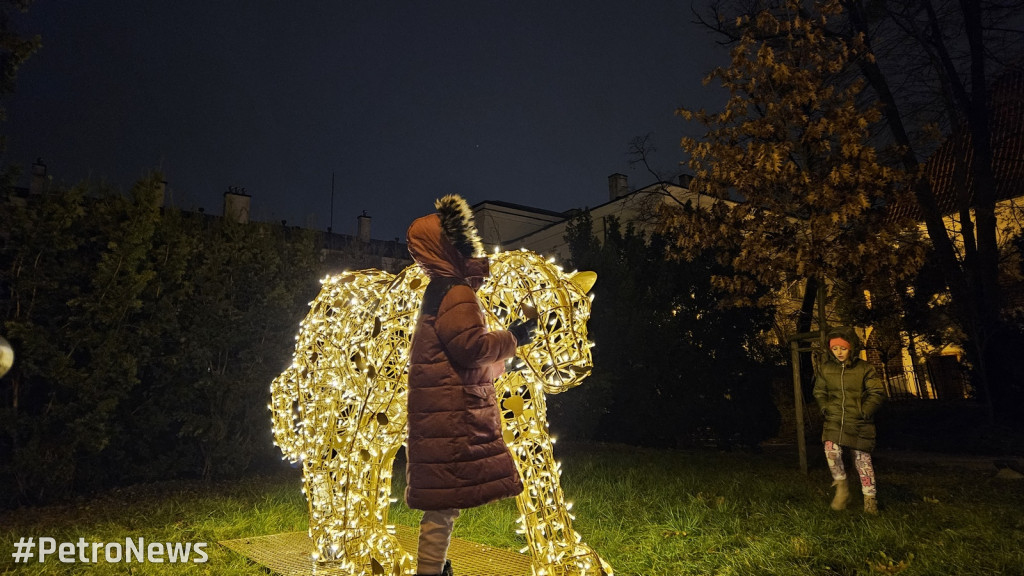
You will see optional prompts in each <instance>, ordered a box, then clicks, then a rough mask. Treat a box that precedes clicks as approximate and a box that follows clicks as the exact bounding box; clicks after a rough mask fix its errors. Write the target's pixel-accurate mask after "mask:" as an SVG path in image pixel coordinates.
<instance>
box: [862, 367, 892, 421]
mask: <svg viewBox="0 0 1024 576" xmlns="http://www.w3.org/2000/svg"><path fill="white" fill-rule="evenodd" d="M885 399H886V395H885V388H884V387H883V386H882V379H881V378H879V377H878V374H877V373H876V372H875V367H874V366H871V365H868V367H867V369H866V370H865V371H864V398H863V400H861V410H862V411H863V412H864V417H865V418H871V417H872V416H873V415H874V414H875V412H878V408H879V407H880V406H881V405H882V403H883V402H885Z"/></svg>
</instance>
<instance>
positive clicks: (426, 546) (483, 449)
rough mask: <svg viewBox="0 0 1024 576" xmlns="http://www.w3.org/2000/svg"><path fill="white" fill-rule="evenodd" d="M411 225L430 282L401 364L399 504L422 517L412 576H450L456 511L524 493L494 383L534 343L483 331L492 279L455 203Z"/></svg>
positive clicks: (527, 329) (512, 333) (520, 332)
mask: <svg viewBox="0 0 1024 576" xmlns="http://www.w3.org/2000/svg"><path fill="white" fill-rule="evenodd" d="M435 206H436V207H437V213H436V214H431V215H429V216H424V217H422V218H418V219H417V220H416V221H414V222H413V223H412V225H411V226H410V227H409V232H408V246H409V254H410V255H411V256H412V258H413V260H415V261H416V263H417V264H418V265H419V266H420V268H422V269H423V271H424V272H425V273H426V275H427V276H428V277H430V283H429V284H428V285H427V288H426V291H425V293H424V295H423V303H422V305H421V307H420V315H419V319H418V320H417V323H416V329H415V331H414V332H413V337H412V350H411V352H410V359H409V400H408V402H409V406H408V408H409V424H408V426H409V438H408V442H407V444H406V457H407V461H408V463H407V465H406V478H407V481H408V482H407V486H406V490H405V501H406V503H407V504H408V505H409V507H410V508H414V509H418V510H423V511H424V512H423V519H422V520H421V522H420V536H419V548H418V554H417V574H418V575H423V576H427V575H432V574H438V575H439V576H451V574H452V567H451V562H449V561H448V560H447V559H446V558H445V557H446V555H447V551H448V545H449V542H450V540H451V532H452V528H453V527H454V523H455V519H456V518H457V517H458V516H459V510H460V509H463V508H472V507H475V506H479V505H481V504H485V503H487V502H491V501H494V500H498V499H501V498H508V497H512V496H516V495H518V494H519V493H520V492H522V490H523V484H522V481H521V480H520V478H519V472H518V471H517V469H516V465H515V462H514V460H513V458H512V454H511V453H510V452H509V450H508V447H507V446H506V445H505V441H504V440H503V439H502V436H501V414H500V413H499V411H498V406H497V401H496V398H495V391H494V379H495V378H496V377H497V376H499V375H500V374H501V373H502V371H503V361H504V360H506V359H508V358H511V357H512V356H513V355H514V354H515V351H516V348H517V347H519V346H523V345H525V344H527V343H528V342H529V341H530V340H531V339H532V338H533V332H534V330H535V329H536V327H537V321H536V320H531V321H529V322H521V321H516V322H514V323H513V324H512V325H511V326H509V329H508V330H507V331H506V330H494V331H489V330H488V329H487V324H486V323H485V321H484V315H483V311H482V309H481V304H480V301H479V300H478V299H477V297H476V290H477V289H479V288H480V286H481V284H482V283H483V280H484V278H485V277H487V276H488V275H489V273H490V271H489V262H488V260H487V258H486V257H485V256H484V254H483V245H482V243H481V241H480V237H479V234H478V233H477V230H476V226H475V225H474V224H473V213H472V211H471V210H470V208H469V206H468V205H467V204H466V201H465V200H463V199H462V198H461V197H459V196H454V195H451V196H445V197H444V198H441V199H440V200H438V201H437V202H436V204H435Z"/></svg>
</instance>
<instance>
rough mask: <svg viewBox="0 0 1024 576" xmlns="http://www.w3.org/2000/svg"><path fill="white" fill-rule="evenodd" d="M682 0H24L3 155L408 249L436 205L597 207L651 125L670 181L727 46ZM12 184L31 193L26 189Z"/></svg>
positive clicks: (179, 201)
mask: <svg viewBox="0 0 1024 576" xmlns="http://www.w3.org/2000/svg"><path fill="white" fill-rule="evenodd" d="M692 20H693V16H692V14H691V13H690V2H688V1H687V2H680V1H670V0H646V1H644V2H630V1H626V0H622V1H619V2H610V1H604V0H600V1H586V2H583V1H560V0H559V1H551V0H544V1H536V2H535V1H521V0H517V1H514V2H513V1H505V2H498V1H491V0H473V1H458V2H452V1H441V2H390V1H380V2H370V1H365V2H364V1H359V2H355V1H345V2H342V1H339V0H334V1H329V2H302V3H299V2H285V1H284V0H280V1H270V0H246V1H243V0H209V1H180V0H178V1H165V0H159V1H156V0H154V1H150V0H146V1H132V2H125V1H123V0H122V1H116V2H115V1H111V0H97V1H90V2H82V1H72V0H64V1H57V0H36V2H35V3H34V4H33V5H32V6H31V8H30V10H29V13H28V14H26V15H24V16H19V17H17V18H16V20H15V25H16V27H17V29H18V30H19V31H20V32H22V33H23V34H39V35H41V36H42V42H43V47H42V48H41V49H40V50H39V52H37V53H36V54H35V55H34V56H32V58H31V59H30V60H29V61H28V62H26V63H25V65H24V66H22V68H21V70H20V71H19V76H18V85H17V89H16V92H15V93H14V95H13V96H11V97H10V98H8V100H7V108H8V115H9V118H8V121H7V123H6V125H4V126H0V130H3V132H4V133H6V134H7V135H8V149H7V152H6V154H5V155H4V163H5V164H11V163H13V164H18V165H21V166H22V167H23V168H24V170H25V172H26V173H27V172H28V171H29V170H30V168H29V166H30V165H31V164H32V162H33V161H34V160H35V159H36V158H41V159H42V160H43V162H44V163H45V164H46V165H47V168H48V171H49V174H50V175H52V176H53V178H54V180H55V181H56V182H58V183H65V184H73V183H76V182H78V181H81V180H83V179H86V178H89V179H92V180H103V181H105V182H107V183H109V184H111V185H113V186H114V187H116V188H118V189H121V190H127V189H128V188H129V187H130V185H131V184H132V183H133V182H134V181H135V180H137V179H138V178H139V177H141V176H142V175H144V174H145V173H147V172H148V171H149V170H150V169H153V168H158V169H160V170H162V171H163V173H164V175H165V178H166V180H167V186H168V191H169V198H168V202H169V203H171V204H173V205H175V206H178V207H181V208H186V209H195V208H198V207H202V208H204V209H205V210H206V211H207V212H209V213H214V214H220V213H221V208H222V195H223V192H224V191H225V190H226V189H227V188H228V187H229V186H237V187H244V188H245V189H246V191H247V193H248V194H250V195H251V196H252V217H253V219H254V220H263V221H280V220H287V221H288V223H289V224H295V225H302V226H309V227H315V228H320V229H325V228H326V227H327V226H329V225H330V224H331V186H332V185H331V182H332V173H333V174H334V182H335V183H334V214H333V223H334V230H335V231H336V232H342V233H354V232H355V228H356V216H358V215H359V214H361V213H362V212H363V211H364V210H365V211H366V212H367V213H368V214H369V215H370V216H372V217H373V233H372V235H373V237H374V238H379V239H385V240H390V239H393V238H396V237H397V238H401V239H402V240H404V239H405V229H406V227H407V225H408V224H409V222H410V221H411V220H412V219H413V218H415V217H417V216H420V215H422V214H425V213H428V212H431V211H433V204H432V203H433V200H434V198H436V197H438V196H440V195H443V194H447V193H458V194H462V195H463V196H465V197H466V199H467V200H468V201H469V202H470V204H475V203H477V202H480V201H483V200H501V201H505V202H514V203H518V204H525V205H530V206H536V207H539V208H544V209H548V210H558V211H561V210H566V209H569V208H576V207H584V206H596V205H599V204H602V203H603V202H605V201H607V199H608V191H607V176H608V175H609V174H612V173H614V172H622V173H624V174H627V175H628V176H629V178H630V184H631V185H632V186H634V187H638V186H643V185H646V184H650V183H651V182H653V181H654V177H653V176H651V175H650V174H648V173H647V172H646V171H645V170H643V169H642V168H639V167H631V166H630V165H629V157H628V155H627V152H628V146H629V142H630V140H632V139H633V138H634V137H636V136H642V135H644V134H647V133H651V134H652V142H653V143H654V145H655V146H656V148H657V152H656V153H655V154H654V156H653V159H654V164H655V168H656V169H657V171H658V172H659V173H661V174H664V175H667V176H671V175H673V174H675V173H678V171H679V169H680V167H679V166H678V163H679V162H680V161H681V160H683V156H682V152H681V150H680V148H679V138H680V136H682V135H683V134H687V133H690V134H693V133H696V131H697V127H696V126H692V125H688V124H687V123H686V122H684V121H683V120H682V119H681V118H679V117H678V116H675V115H674V114H673V112H674V110H675V109H676V108H677V107H679V106H680V105H687V106H690V107H700V106H707V107H714V108H717V107H718V105H719V102H720V101H721V100H722V96H721V93H719V92H716V91H715V89H713V88H711V87H704V86H702V84H701V78H702V77H703V76H704V75H705V73H706V72H707V71H709V70H710V69H711V68H713V67H714V65H716V64H721V63H724V62H725V60H726V57H727V53H726V50H725V49H724V48H722V47H720V46H718V45H717V44H716V43H715V38H714V37H713V36H712V35H710V34H709V33H708V32H707V31H705V30H704V29H702V28H701V27H699V26H698V25H696V24H693V23H692ZM23 185H27V178H26V179H24V181H23Z"/></svg>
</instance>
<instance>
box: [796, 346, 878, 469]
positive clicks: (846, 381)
mask: <svg viewBox="0 0 1024 576" xmlns="http://www.w3.org/2000/svg"><path fill="white" fill-rule="evenodd" d="M833 338H842V339H844V340H846V341H847V342H849V343H850V356H849V358H848V359H847V360H846V362H843V363H840V362H839V360H838V359H836V357H835V355H834V354H832V351H831V350H827V351H826V352H825V360H824V361H822V362H820V363H819V365H818V369H817V370H816V372H815V378H814V398H815V400H817V401H818V406H819V407H820V408H821V413H822V415H823V416H824V417H825V423H824V426H823V429H822V431H821V441H822V442H829V441H831V442H835V443H836V444H839V445H840V446H847V447H850V448H853V449H855V450H862V451H864V452H871V451H872V450H874V448H875V420H874V415H875V412H877V411H878V408H879V407H880V406H881V405H882V403H883V402H884V401H885V399H886V394H885V389H884V388H883V387H882V381H881V380H880V379H879V378H878V375H877V374H876V373H875V367H874V366H872V365H871V364H870V363H869V362H867V361H865V360H862V359H861V358H860V357H859V356H858V353H859V352H860V339H859V338H857V333H856V332H854V330H853V329H852V328H849V327H841V328H836V329H834V330H832V331H830V332H829V334H828V338H826V342H828V341H829V340H831V339H833Z"/></svg>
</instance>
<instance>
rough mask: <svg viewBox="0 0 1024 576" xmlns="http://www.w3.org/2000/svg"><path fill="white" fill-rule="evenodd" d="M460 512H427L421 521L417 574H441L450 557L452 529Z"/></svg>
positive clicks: (453, 509)
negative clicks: (449, 546) (446, 559)
mask: <svg viewBox="0 0 1024 576" xmlns="http://www.w3.org/2000/svg"><path fill="white" fill-rule="evenodd" d="M458 517H459V511H458V510H457V509H455V508H449V509H447V510H425V511H424V512H423V519H422V520H420V541H419V550H417V552H416V573H417V574H440V573H441V569H442V568H444V561H445V558H447V557H448V544H450V543H451V540H452V528H454V527H455V519H456V518H458Z"/></svg>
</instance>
